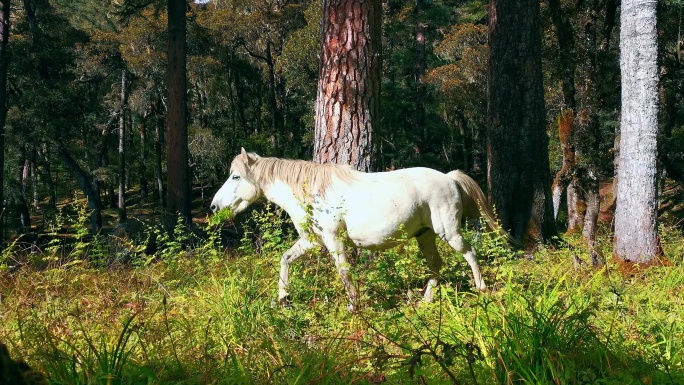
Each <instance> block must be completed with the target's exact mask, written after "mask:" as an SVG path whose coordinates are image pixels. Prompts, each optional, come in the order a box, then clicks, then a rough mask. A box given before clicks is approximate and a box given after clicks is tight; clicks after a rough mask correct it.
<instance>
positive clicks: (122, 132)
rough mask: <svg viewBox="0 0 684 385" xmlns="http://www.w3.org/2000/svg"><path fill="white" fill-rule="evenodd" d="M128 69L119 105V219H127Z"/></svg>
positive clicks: (123, 79) (124, 72)
mask: <svg viewBox="0 0 684 385" xmlns="http://www.w3.org/2000/svg"><path fill="white" fill-rule="evenodd" d="M127 97H128V93H127V92H126V70H121V105H120V106H119V173H118V174H119V199H118V202H117V203H118V205H117V207H118V220H119V222H123V221H125V220H126V103H127Z"/></svg>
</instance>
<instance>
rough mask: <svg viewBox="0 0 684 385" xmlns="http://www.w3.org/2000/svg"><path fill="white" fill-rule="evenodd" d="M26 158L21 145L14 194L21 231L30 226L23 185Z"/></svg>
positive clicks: (24, 150) (26, 163)
mask: <svg viewBox="0 0 684 385" xmlns="http://www.w3.org/2000/svg"><path fill="white" fill-rule="evenodd" d="M26 160H27V159H26V146H22V148H21V151H20V158H19V164H20V166H19V170H18V171H19V172H18V175H17V176H18V182H19V189H18V191H17V192H16V193H15V194H14V204H15V207H16V212H17V214H18V215H19V222H20V223H21V227H22V228H21V231H22V232H23V231H25V230H26V229H28V228H30V227H31V213H30V212H29V209H28V204H27V203H26V198H25V196H26V190H25V185H24V181H25V180H26V176H27V171H26V168H27V167H28V162H27V161H26Z"/></svg>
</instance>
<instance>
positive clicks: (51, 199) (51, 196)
mask: <svg viewBox="0 0 684 385" xmlns="http://www.w3.org/2000/svg"><path fill="white" fill-rule="evenodd" d="M41 147H42V149H41V151H39V156H40V157H41V162H42V165H43V181H44V182H45V184H46V187H47V190H48V207H49V208H51V209H56V208H57V189H56V187H55V181H54V180H53V178H52V167H51V166H50V159H49V158H48V149H47V145H46V144H44V143H43V144H41Z"/></svg>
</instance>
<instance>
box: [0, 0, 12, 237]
mask: <svg viewBox="0 0 684 385" xmlns="http://www.w3.org/2000/svg"><path fill="white" fill-rule="evenodd" d="M9 32H10V1H9V0H0V173H1V174H2V176H1V177H0V241H2V239H3V238H4V235H5V231H4V223H5V221H4V220H3V219H4V216H5V214H6V213H5V171H4V170H5V121H6V119H7V67H8V65H9V50H8V44H9Z"/></svg>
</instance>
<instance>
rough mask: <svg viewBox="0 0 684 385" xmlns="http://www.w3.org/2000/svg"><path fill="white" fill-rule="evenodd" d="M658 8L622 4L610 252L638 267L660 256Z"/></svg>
mask: <svg viewBox="0 0 684 385" xmlns="http://www.w3.org/2000/svg"><path fill="white" fill-rule="evenodd" d="M656 7H657V1H656V0H623V1H622V7H621V15H620V26H621V27H620V72H621V79H622V80H621V88H622V111H621V119H620V135H621V137H620V155H619V166H618V182H617V201H616V208H615V238H614V243H615V245H614V249H613V253H614V255H615V257H616V258H618V259H620V260H623V261H628V262H638V263H645V262H650V261H652V260H654V258H656V257H657V256H659V255H660V254H661V253H662V250H661V248H660V241H659V239H658V231H657V230H658V221H657V207H658V197H657V193H656V176H657V175H656V172H657V169H656V158H657V146H656V145H657V135H658V65H657V64H658V43H657V30H656V18H657V16H656Z"/></svg>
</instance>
